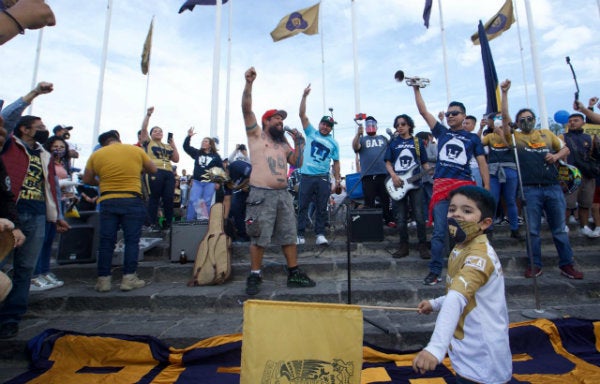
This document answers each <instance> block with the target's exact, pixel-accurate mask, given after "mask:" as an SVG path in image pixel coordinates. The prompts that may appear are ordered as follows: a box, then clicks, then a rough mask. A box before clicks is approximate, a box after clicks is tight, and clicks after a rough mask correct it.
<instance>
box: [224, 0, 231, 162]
mask: <svg viewBox="0 0 600 384" xmlns="http://www.w3.org/2000/svg"><path fill="white" fill-rule="evenodd" d="M232 17H233V1H230V2H229V20H228V22H227V24H228V25H227V28H228V31H227V88H226V90H225V132H224V134H223V141H224V142H225V143H224V147H223V151H224V152H223V153H224V154H225V155H224V156H223V157H224V158H225V157H226V156H229V94H230V91H231V25H232V22H231V19H232Z"/></svg>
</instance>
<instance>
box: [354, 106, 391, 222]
mask: <svg viewBox="0 0 600 384" xmlns="http://www.w3.org/2000/svg"><path fill="white" fill-rule="evenodd" d="M365 125H366V126H367V128H366V131H367V136H363V132H364V129H363V126H362V124H361V125H359V126H358V131H357V132H356V136H354V139H353V140H352V149H354V152H355V153H358V155H359V157H360V170H361V174H360V178H361V182H362V189H363V194H364V196H365V206H366V207H367V208H375V198H377V197H379V201H380V203H381V206H382V208H383V220H384V221H385V223H386V225H387V226H388V227H390V228H395V227H396V223H395V221H394V220H393V216H392V212H391V210H390V196H389V195H388V193H387V191H386V190H385V179H386V178H387V170H386V169H385V161H384V159H383V156H384V155H385V148H387V145H388V140H387V139H386V138H385V136H382V135H378V134H377V120H375V118H374V117H373V116H368V117H367V118H366V120H365Z"/></svg>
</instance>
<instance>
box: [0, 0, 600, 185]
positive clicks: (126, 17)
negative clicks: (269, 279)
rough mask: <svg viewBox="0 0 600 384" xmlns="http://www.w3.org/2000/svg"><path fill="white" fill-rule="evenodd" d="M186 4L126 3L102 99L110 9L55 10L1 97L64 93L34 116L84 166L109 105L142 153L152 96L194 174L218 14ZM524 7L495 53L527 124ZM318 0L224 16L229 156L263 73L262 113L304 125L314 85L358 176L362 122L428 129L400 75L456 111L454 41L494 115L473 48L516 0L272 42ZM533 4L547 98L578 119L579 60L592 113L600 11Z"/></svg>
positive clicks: (16, 50)
mask: <svg viewBox="0 0 600 384" xmlns="http://www.w3.org/2000/svg"><path fill="white" fill-rule="evenodd" d="M183 2H184V0H161V1H147V0H113V3H112V12H111V18H110V28H109V33H108V36H109V40H108V49H107V60H106V68H105V72H104V81H103V87H102V88H101V89H102V93H101V94H102V96H101V98H99V95H100V91H99V90H100V78H101V63H102V52H103V44H104V36H105V30H106V28H105V26H106V15H107V5H108V0H86V1H80V2H79V1H78V2H75V1H70V0H48V1H47V3H48V4H50V6H51V7H52V9H53V10H54V13H55V15H56V20H57V24H56V26H54V27H48V28H45V29H43V30H42V31H41V32H40V31H27V32H26V34H25V36H18V37H16V38H14V39H13V40H11V41H9V42H7V43H6V44H4V45H2V46H0V52H1V54H2V55H1V57H2V60H0V73H1V74H2V83H1V84H2V86H1V87H0V99H5V100H6V104H8V103H10V102H11V101H13V100H15V99H16V98H18V97H19V96H22V95H24V94H26V93H27V92H28V91H29V90H30V89H32V84H34V83H37V82H38V81H49V82H52V83H53V84H54V92H52V93H51V94H49V95H45V96H40V97H38V98H37V99H36V100H35V101H34V104H33V107H32V110H31V113H32V114H34V115H37V116H40V117H42V119H43V121H44V123H45V124H46V126H48V128H49V129H52V127H54V126H55V125H57V124H65V125H71V126H73V127H74V130H73V131H71V136H72V138H71V140H70V143H71V144H74V145H75V146H76V147H77V148H78V149H79V152H80V153H81V156H80V159H78V160H76V162H75V166H76V167H78V168H84V167H85V161H86V160H87V157H88V156H89V154H90V152H91V149H92V147H93V145H94V144H95V143H96V137H93V136H94V134H93V130H94V125H95V115H96V109H97V105H98V104H97V103H98V100H99V99H101V100H102V108H101V120H100V127H99V132H100V133H101V132H104V131H107V130H110V129H117V130H118V131H119V132H120V133H121V138H122V141H123V142H129V143H135V142H136V140H137V138H136V132H137V131H138V130H139V129H140V126H141V122H142V119H143V117H144V114H145V100H146V93H147V94H148V104H147V105H148V106H154V107H155V112H154V115H153V116H152V118H151V121H150V124H151V126H154V125H158V126H160V127H162V128H163V130H164V131H165V132H173V134H174V138H175V142H176V144H177V146H178V148H179V149H180V151H181V160H180V165H179V169H182V168H185V169H187V170H188V172H190V171H191V170H192V169H193V161H192V159H191V158H190V157H189V156H188V155H187V154H185V153H183V151H182V144H183V140H184V138H185V136H186V134H187V130H188V129H189V128H190V127H194V128H195V130H196V132H198V134H197V135H195V136H194V137H193V139H192V146H195V147H200V142H201V140H202V138H203V137H205V136H209V133H210V126H211V115H212V111H211V105H212V103H211V98H212V94H213V88H212V81H213V61H214V60H213V53H214V47H215V33H216V32H215V19H216V18H215V14H216V7H215V6H196V7H195V9H194V11H193V12H189V11H186V12H184V13H182V14H178V10H179V7H180V6H181V5H182V4H183ZM440 2H441V5H442V16H443V25H444V34H442V31H441V24H440V9H439V3H440ZM514 2H515V4H516V12H515V16H516V17H517V19H518V22H517V23H515V24H513V25H512V27H511V28H510V29H509V30H508V31H506V32H504V34H502V35H501V36H499V37H497V38H496V39H493V40H491V41H490V47H491V50H492V55H493V58H494V62H495V66H496V71H497V74H498V78H499V79H500V81H501V80H503V79H506V78H508V79H511V80H512V88H511V91H510V93H509V108H510V111H511V114H512V115H513V116H514V113H515V112H516V111H517V110H518V109H520V108H522V107H531V108H532V109H533V110H534V111H536V112H538V114H539V111H540V108H539V105H538V93H537V90H536V81H535V74H534V66H533V60H532V50H531V46H532V44H531V40H530V26H529V25H528V23H527V14H526V11H525V2H524V0H515V1H514ZM315 3H316V0H230V1H229V2H228V3H227V4H224V5H223V6H222V22H221V39H220V40H221V44H220V71H219V74H220V76H219V78H220V82H219V102H218V104H217V105H218V112H217V116H218V121H217V127H218V137H219V138H220V144H219V149H220V154H221V156H222V157H225V156H227V155H228V154H229V152H231V150H232V149H233V148H234V147H235V144H240V143H245V142H246V136H245V129H244V122H243V117H242V113H241V94H242V90H243V88H244V82H245V80H244V72H245V71H246V69H248V68H249V67H251V66H254V67H255V68H256V71H257V73H258V77H257V79H256V81H255V82H254V87H253V110H254V112H255V114H256V115H257V117H260V116H261V115H262V114H263V113H264V111H265V110H267V109H272V108H278V109H285V110H286V111H288V118H287V119H286V120H285V124H286V125H288V126H290V127H292V128H300V127H301V123H300V119H299V117H298V106H299V103H300V99H301V96H302V92H303V90H304V88H305V87H306V86H307V85H308V84H311V88H312V91H311V94H310V96H309V98H308V102H307V115H308V117H309V119H310V121H311V122H312V123H313V124H314V125H316V124H318V122H319V120H320V118H321V117H322V116H323V115H324V114H333V116H334V119H335V120H336V121H337V124H336V126H335V129H334V135H335V138H336V139H337V141H338V143H339V145H340V152H341V159H340V163H341V168H342V175H345V174H347V173H352V172H354V168H353V167H354V154H353V152H352V149H351V141H352V137H353V136H354V134H355V132H356V129H357V125H356V123H355V121H354V120H353V119H354V117H355V115H356V114H357V113H365V114H367V115H372V116H374V117H375V118H376V119H377V120H378V123H379V131H378V132H379V133H385V130H386V129H387V128H391V127H392V122H393V119H394V117H395V116H396V115H399V114H402V113H406V114H408V115H410V116H412V117H413V120H414V121H415V124H416V129H415V130H416V131H417V132H418V131H423V130H428V127H427V126H426V124H425V121H424V120H423V119H422V118H421V116H419V114H418V112H417V109H416V106H415V102H414V95H413V91H412V89H411V88H410V87H408V86H407V85H406V84H405V83H398V82H397V81H395V80H394V73H395V72H396V71H397V70H403V71H404V72H405V73H406V75H408V76H420V77H426V78H428V79H429V80H430V84H429V86H427V87H426V88H425V89H423V90H422V94H423V98H424V99H425V102H426V104H427V108H428V110H429V111H430V112H432V113H433V114H434V115H437V112H438V111H442V110H444V109H445V107H446V106H447V104H448V101H449V100H448V97H447V94H446V76H445V73H446V70H445V67H444V54H443V44H442V41H443V39H442V36H444V37H445V42H446V43H445V46H446V58H447V59H446V63H447V64H446V69H447V73H448V77H447V79H448V84H449V90H450V100H458V101H461V102H463V103H464V104H465V106H466V108H467V113H468V114H472V115H474V116H476V117H477V118H480V117H481V116H482V115H483V114H484V113H485V106H486V100H485V97H486V96H485V83H484V76H483V67H482V63H481V52H480V47H479V46H475V45H473V44H472V43H471V41H470V36H471V34H472V33H474V32H475V31H476V30H477V23H478V21H479V20H480V19H481V20H482V21H483V22H484V23H485V22H486V21H487V20H488V19H489V18H491V17H492V16H493V15H494V14H495V13H496V12H497V11H498V10H499V9H500V7H501V6H502V4H503V3H504V0H486V1H481V0H441V1H438V0H434V1H433V9H432V13H431V19H430V27H429V29H427V28H425V26H424V25H423V19H422V13H423V6H424V3H425V1H424V0H404V1H400V0H376V1H375V0H354V1H351V0H323V1H321V7H320V12H321V22H320V24H319V34H318V35H312V36H307V35H303V34H300V35H297V36H294V37H291V38H288V39H285V40H281V41H279V42H273V41H272V39H271V36H270V32H271V31H272V30H273V29H274V28H275V26H276V25H277V24H278V23H279V21H280V20H281V18H283V17H284V16H286V15H288V14H289V13H291V12H294V11H297V10H300V9H302V8H306V7H309V6H311V5H313V4H315ZM352 3H354V12H353V6H352ZM529 3H530V6H531V11H532V12H531V18H532V21H533V23H532V24H533V28H532V29H531V34H533V35H534V36H535V38H534V40H535V43H536V46H537V52H538V61H539V63H540V65H539V67H540V68H539V72H538V76H539V79H540V80H539V81H540V82H541V83H542V85H543V94H542V93H540V95H542V96H541V98H542V99H543V100H544V101H545V104H546V110H547V112H548V116H549V117H552V116H553V115H554V113H555V112H556V111H559V110H567V111H569V112H572V103H573V94H574V92H575V82H574V80H573V76H572V73H571V70H570V68H569V66H568V65H567V63H566V60H565V57H566V56H569V57H570V59H571V64H572V65H573V68H574V70H575V73H576V77H577V81H578V84H579V88H580V98H581V100H582V101H583V102H584V103H585V104H587V100H588V99H589V98H590V97H591V96H600V76H599V75H598V73H599V72H598V70H599V69H600V39H598V36H600V22H599V21H600V2H599V1H598V0H572V1H563V0H529ZM231 7H232V8H231ZM230 8H231V10H230ZM230 12H231V14H232V17H231V18H230ZM353 13H354V15H355V18H354V22H353V18H352V14H353ZM153 16H154V18H155V22H154V34H153V44H152V54H151V62H150V73H149V75H148V77H147V76H146V75H143V74H142V72H141V69H140V58H141V52H142V47H143V43H144V40H145V38H146V35H147V33H148V27H149V25H150V21H151V19H152V17H153ZM230 25H231V31H229V26H230ZM353 26H354V27H353ZM353 33H354V34H355V36H356V46H354V45H353V38H352V37H353ZM40 35H41V36H40ZM229 36H231V39H230V40H229ZM40 39H41V50H40V52H39V65H38V70H37V75H35V74H34V68H35V67H36V66H35V62H36V50H37V47H38V41H39V40H40ZM229 51H230V52H231V62H230V65H229V66H228V65H227V58H228V52H229ZM355 57H356V58H357V61H356V62H357V69H358V73H357V74H355V61H354V58H355ZM228 68H229V70H228ZM228 73H229V74H230V80H229V95H230V96H229V103H228V105H227V103H226V95H227V85H228V81H227V75H228ZM355 88H357V89H358V97H356V95H355ZM357 99H358V100H359V102H358V103H357V101H356V100H357ZM357 104H358V108H357V106H356V105H357ZM357 109H358V110H357ZM331 110H332V111H331ZM226 115H228V117H229V140H228V142H227V143H225V140H224V137H225V132H224V130H225V128H224V127H225V120H226V119H225V116H226Z"/></svg>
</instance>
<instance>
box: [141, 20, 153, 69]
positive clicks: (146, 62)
mask: <svg viewBox="0 0 600 384" xmlns="http://www.w3.org/2000/svg"><path fill="white" fill-rule="evenodd" d="M153 27H154V19H152V21H151V22H150V28H149V29H148V35H147V36H146V41H144V50H143V51H142V73H143V74H144V75H146V74H148V67H149V66H150V50H151V49H152V28H153Z"/></svg>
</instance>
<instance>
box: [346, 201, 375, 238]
mask: <svg viewBox="0 0 600 384" xmlns="http://www.w3.org/2000/svg"><path fill="white" fill-rule="evenodd" d="M348 225H349V226H350V241H351V242H355V243H361V242H363V241H383V213H382V210H381V209H377V208H365V209H351V210H350V212H349V214H348Z"/></svg>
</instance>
